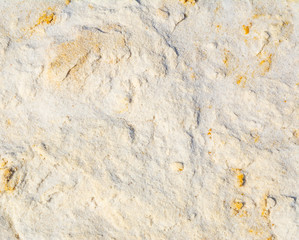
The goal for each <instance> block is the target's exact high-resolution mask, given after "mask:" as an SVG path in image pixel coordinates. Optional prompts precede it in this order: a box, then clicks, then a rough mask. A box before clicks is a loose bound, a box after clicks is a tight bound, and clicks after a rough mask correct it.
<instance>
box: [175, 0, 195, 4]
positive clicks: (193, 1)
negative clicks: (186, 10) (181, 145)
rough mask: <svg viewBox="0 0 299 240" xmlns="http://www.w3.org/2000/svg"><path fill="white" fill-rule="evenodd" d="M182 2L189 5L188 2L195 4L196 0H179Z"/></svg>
mask: <svg viewBox="0 0 299 240" xmlns="http://www.w3.org/2000/svg"><path fill="white" fill-rule="evenodd" d="M179 1H180V2H181V3H183V4H185V5H187V4H191V5H195V3H196V0H179Z"/></svg>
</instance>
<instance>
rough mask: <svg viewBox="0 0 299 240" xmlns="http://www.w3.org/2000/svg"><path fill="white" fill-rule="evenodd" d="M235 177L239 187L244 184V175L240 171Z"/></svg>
mask: <svg viewBox="0 0 299 240" xmlns="http://www.w3.org/2000/svg"><path fill="white" fill-rule="evenodd" d="M237 178H238V183H239V186H240V187H242V186H244V182H245V175H244V174H243V173H240V174H238V176H237Z"/></svg>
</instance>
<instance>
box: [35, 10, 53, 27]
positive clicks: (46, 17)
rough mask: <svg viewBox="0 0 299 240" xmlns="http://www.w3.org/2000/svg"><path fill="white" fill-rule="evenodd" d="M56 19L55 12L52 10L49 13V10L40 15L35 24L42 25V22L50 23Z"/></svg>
mask: <svg viewBox="0 0 299 240" xmlns="http://www.w3.org/2000/svg"><path fill="white" fill-rule="evenodd" d="M54 21H55V14H54V13H53V12H52V13H50V14H49V13H47V12H44V13H43V14H42V15H41V16H40V17H39V19H38V20H37V23H36V24H35V27H36V26H38V25H40V24H44V23H46V24H50V23H52V22H54Z"/></svg>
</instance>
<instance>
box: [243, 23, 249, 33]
mask: <svg viewBox="0 0 299 240" xmlns="http://www.w3.org/2000/svg"><path fill="white" fill-rule="evenodd" d="M243 30H244V33H245V34H246V35H247V34H248V33H249V26H246V25H243Z"/></svg>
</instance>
